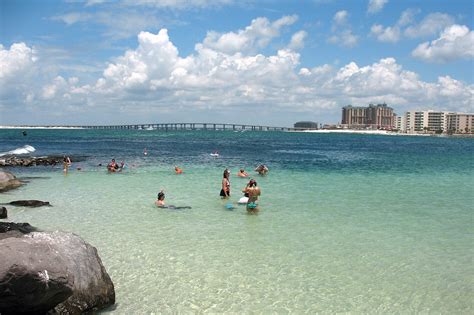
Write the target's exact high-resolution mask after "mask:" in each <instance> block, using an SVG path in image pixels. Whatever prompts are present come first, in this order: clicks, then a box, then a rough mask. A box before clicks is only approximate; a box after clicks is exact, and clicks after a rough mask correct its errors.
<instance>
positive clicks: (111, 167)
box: [107, 159, 120, 173]
mask: <svg viewBox="0 0 474 315" xmlns="http://www.w3.org/2000/svg"><path fill="white" fill-rule="evenodd" d="M119 168H120V166H119V165H118V164H117V162H115V159H112V161H110V163H109V164H107V170H108V171H109V172H112V173H113V172H116V171H117V170H118V169H119Z"/></svg>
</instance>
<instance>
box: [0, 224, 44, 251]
mask: <svg viewBox="0 0 474 315" xmlns="http://www.w3.org/2000/svg"><path fill="white" fill-rule="evenodd" d="M36 231H38V229H36V228H35V227H33V226H31V225H29V224H28V223H13V222H0V240H2V239H4V238H8V237H22V236H23V234H28V233H30V232H36ZM0 252H1V249H0Z"/></svg>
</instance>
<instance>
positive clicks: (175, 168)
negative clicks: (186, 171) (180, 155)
mask: <svg viewBox="0 0 474 315" xmlns="http://www.w3.org/2000/svg"><path fill="white" fill-rule="evenodd" d="M174 171H175V172H176V174H183V170H182V169H181V168H179V167H177V166H175V167H174Z"/></svg>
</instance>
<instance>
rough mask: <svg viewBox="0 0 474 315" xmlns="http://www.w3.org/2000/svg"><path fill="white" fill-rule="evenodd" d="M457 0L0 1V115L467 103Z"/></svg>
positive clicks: (31, 121)
mask: <svg viewBox="0 0 474 315" xmlns="http://www.w3.org/2000/svg"><path fill="white" fill-rule="evenodd" d="M473 3H474V2H472V1H469V0H449V1H448V0H429V1H428V0H299V1H296V0H259V1H258V0H117V1H104V0H87V1H75V0H64V1H52V0H44V1H35V0H0V125H109V124H141V123H168V122H177V123H179V122H215V123H238V124H258V125H268V126H282V127H288V126H292V125H293V124H294V123H295V122H297V121H315V122H319V123H339V122H340V120H341V108H342V107H343V106H346V105H353V106H367V105H369V104H379V103H386V104H387V105H388V106H391V107H392V108H393V109H394V111H395V112H396V113H397V114H398V115H402V114H403V113H404V112H405V111H408V110H442V111H453V112H469V113H472V112H474V110H473V108H474V106H473V104H474V62H473V61H474V31H473V22H474V19H473V16H474V4H473Z"/></svg>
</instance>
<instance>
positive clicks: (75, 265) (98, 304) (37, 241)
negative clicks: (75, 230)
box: [0, 232, 115, 314]
mask: <svg viewBox="0 0 474 315" xmlns="http://www.w3.org/2000/svg"><path fill="white" fill-rule="evenodd" d="M114 303H115V290H114V285H113V283H112V281H111V279H110V277H109V275H108V274H107V271H106V270H105V268H104V266H103V265H102V261H101V260H100V258H99V256H98V254H97V250H96V248H95V247H93V246H91V245H89V244H88V243H86V242H85V241H84V240H82V239H81V238H80V237H79V236H77V235H75V234H72V233H65V232H32V233H29V234H25V235H24V236H23V237H19V238H12V237H10V238H6V239H3V240H0V313H1V314H9V313H20V312H22V313H41V312H46V311H49V310H52V309H53V308H54V310H55V311H56V312H58V313H60V314H82V313H85V312H94V311H96V310H99V309H102V308H105V307H107V306H110V305H113V304H114Z"/></svg>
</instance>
